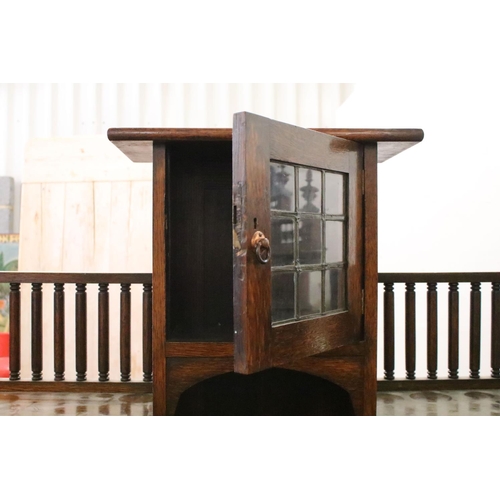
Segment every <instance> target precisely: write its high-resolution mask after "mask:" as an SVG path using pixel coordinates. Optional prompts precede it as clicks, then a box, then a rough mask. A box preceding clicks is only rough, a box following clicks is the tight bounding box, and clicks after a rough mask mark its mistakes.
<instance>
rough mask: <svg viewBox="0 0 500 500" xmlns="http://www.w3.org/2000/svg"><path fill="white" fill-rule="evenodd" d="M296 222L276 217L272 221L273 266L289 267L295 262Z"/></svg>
mask: <svg viewBox="0 0 500 500" xmlns="http://www.w3.org/2000/svg"><path fill="white" fill-rule="evenodd" d="M294 243H295V220H294V219H289V218H284V217H276V218H273V219H272V220H271V248H272V254H271V255H272V265H273V266H289V265H293V264H294V262H295V260H294V259H295V257H294V247H295V244H294Z"/></svg>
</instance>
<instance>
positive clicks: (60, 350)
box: [54, 283, 66, 382]
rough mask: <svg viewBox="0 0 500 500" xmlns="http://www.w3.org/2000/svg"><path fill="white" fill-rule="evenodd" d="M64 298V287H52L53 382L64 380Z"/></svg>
mask: <svg viewBox="0 0 500 500" xmlns="http://www.w3.org/2000/svg"><path fill="white" fill-rule="evenodd" d="M65 345H66V343H65V297H64V285H63V284H62V283H56V284H55V285H54V380H55V381H56V382H61V381H63V380H64V371H65V366H66V365H65Z"/></svg>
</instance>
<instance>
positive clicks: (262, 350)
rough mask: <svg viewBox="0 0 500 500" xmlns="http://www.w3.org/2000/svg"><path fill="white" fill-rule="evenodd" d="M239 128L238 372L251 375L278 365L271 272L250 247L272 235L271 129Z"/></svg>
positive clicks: (242, 117)
mask: <svg viewBox="0 0 500 500" xmlns="http://www.w3.org/2000/svg"><path fill="white" fill-rule="evenodd" d="M233 128H234V141H233V197H234V204H235V206H236V213H237V216H238V220H237V221H236V224H235V231H237V238H238V241H239V246H241V249H238V248H234V255H233V259H234V261H233V268H234V271H233V272H234V274H233V286H234V288H233V306H234V330H235V331H234V370H235V372H237V373H246V374H248V373H252V372H256V371H259V370H263V369H265V368H269V367H271V366H272V359H271V350H270V343H269V341H270V338H271V310H270V304H271V267H270V266H269V265H262V264H261V263H260V262H259V261H258V260H257V258H256V256H255V255H254V253H253V250H252V249H251V248H250V241H251V239H252V236H253V233H254V232H255V230H257V229H258V230H259V231H261V232H262V233H263V234H264V235H266V234H267V235H269V234H270V233H271V227H270V200H269V187H268V185H269V173H268V164H269V160H270V159H271V152H270V138H269V133H270V130H269V121H268V120H266V119H264V118H258V117H254V115H252V116H251V117H250V118H249V116H248V115H247V114H246V113H238V114H236V115H235V116H234V125H233ZM252 221H253V223H252Z"/></svg>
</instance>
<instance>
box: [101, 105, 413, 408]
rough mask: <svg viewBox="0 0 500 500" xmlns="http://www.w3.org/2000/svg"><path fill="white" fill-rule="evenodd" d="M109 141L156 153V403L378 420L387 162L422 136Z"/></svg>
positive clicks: (150, 135)
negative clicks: (380, 197)
mask: <svg viewBox="0 0 500 500" xmlns="http://www.w3.org/2000/svg"><path fill="white" fill-rule="evenodd" d="M108 137H109V139H110V140H111V141H112V142H113V143H115V144H116V146H117V147H119V148H120V149H121V150H122V151H123V152H124V153H125V154H126V155H127V156H129V157H130V158H131V159H132V160H134V161H141V162H144V161H151V160H152V162H153V387H154V413H155V414H156V415H164V414H176V413H177V414H185V413H194V414H214V413H228V414H330V415H335V414H345V413H348V414H349V413H350V412H351V411H352V412H354V413H355V414H358V415H374V414H375V405H376V326H377V163H378V161H383V160H385V159H387V158H390V157H392V156H393V155H394V154H397V153H398V152H400V151H403V150H404V149H406V148H408V147H410V146H411V145H413V144H415V143H417V142H419V141H420V140H422V138H423V133H422V131H421V130H366V129H353V130H345V129H329V130H320V131H317V130H314V131H313V130H308V129H302V128H299V127H295V126H293V125H288V124H284V123H280V122H276V121H274V120H270V119H267V118H263V117H261V116H257V115H254V114H251V113H238V114H236V115H235V116H234V127H233V130H227V129H111V130H109V132H108ZM336 405H337V406H336Z"/></svg>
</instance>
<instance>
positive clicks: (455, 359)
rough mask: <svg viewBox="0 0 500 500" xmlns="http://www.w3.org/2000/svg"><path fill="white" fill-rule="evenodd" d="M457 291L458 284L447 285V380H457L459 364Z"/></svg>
mask: <svg viewBox="0 0 500 500" xmlns="http://www.w3.org/2000/svg"><path fill="white" fill-rule="evenodd" d="M459 299H460V297H459V291H458V283H449V291H448V378H450V379H458V363H459V356H458V354H459V342H458V331H459V330H458V326H459Z"/></svg>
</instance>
